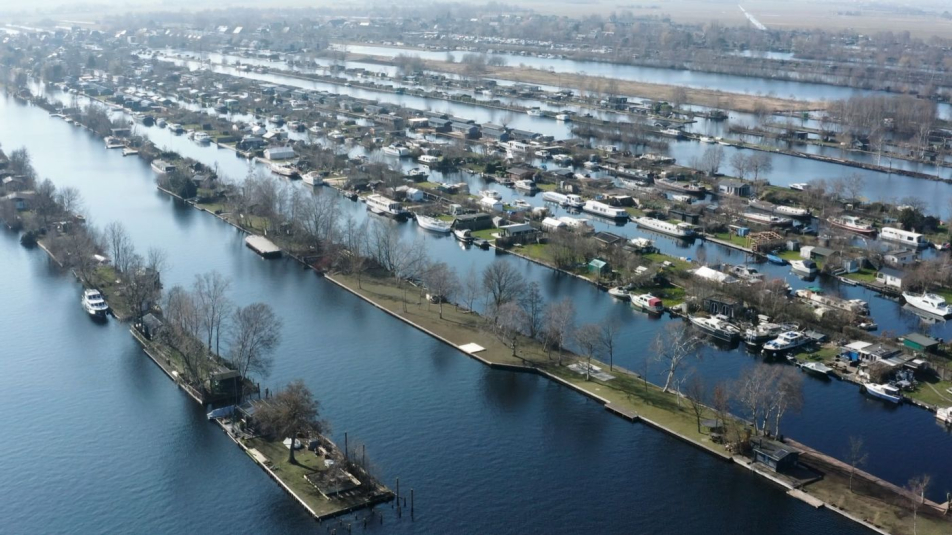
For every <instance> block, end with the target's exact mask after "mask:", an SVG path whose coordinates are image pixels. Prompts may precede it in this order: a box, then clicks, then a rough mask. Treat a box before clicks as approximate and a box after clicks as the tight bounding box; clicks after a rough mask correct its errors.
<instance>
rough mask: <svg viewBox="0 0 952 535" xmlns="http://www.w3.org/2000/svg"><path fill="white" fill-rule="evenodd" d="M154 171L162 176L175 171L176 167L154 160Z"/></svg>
mask: <svg viewBox="0 0 952 535" xmlns="http://www.w3.org/2000/svg"><path fill="white" fill-rule="evenodd" d="M152 170H153V171H155V172H156V173H158V174H160V175H164V174H167V173H171V172H172V171H175V166H174V165H172V164H170V163H168V162H166V161H165V160H152Z"/></svg>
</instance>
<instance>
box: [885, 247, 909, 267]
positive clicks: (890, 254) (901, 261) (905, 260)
mask: <svg viewBox="0 0 952 535" xmlns="http://www.w3.org/2000/svg"><path fill="white" fill-rule="evenodd" d="M915 260H916V253H915V251H911V250H909V249H894V250H892V251H887V252H886V253H884V254H883V262H886V263H887V264H889V265H891V266H900V267H901V266H907V265H909V264H911V263H913V262H914V261H915Z"/></svg>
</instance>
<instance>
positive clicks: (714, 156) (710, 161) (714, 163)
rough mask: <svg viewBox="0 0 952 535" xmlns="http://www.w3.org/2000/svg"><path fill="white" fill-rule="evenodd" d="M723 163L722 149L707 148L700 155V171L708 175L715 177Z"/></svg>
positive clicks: (717, 147) (718, 147)
mask: <svg viewBox="0 0 952 535" xmlns="http://www.w3.org/2000/svg"><path fill="white" fill-rule="evenodd" d="M723 161H724V148H723V147H720V146H716V147H708V148H707V149H706V150H705V151H704V153H703V154H702V155H701V162H700V165H701V169H702V170H703V171H705V172H706V173H708V174H709V175H716V174H717V172H718V171H719V170H720V168H721V162H723Z"/></svg>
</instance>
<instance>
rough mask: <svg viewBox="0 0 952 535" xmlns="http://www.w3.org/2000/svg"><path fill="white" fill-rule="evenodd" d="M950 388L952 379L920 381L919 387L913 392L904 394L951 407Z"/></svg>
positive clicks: (922, 400)
mask: <svg viewBox="0 0 952 535" xmlns="http://www.w3.org/2000/svg"><path fill="white" fill-rule="evenodd" d="M950 388H952V381H935V382H929V381H920V382H919V387H918V388H916V389H915V390H914V391H912V392H905V393H904V395H905V396H906V397H910V398H912V399H915V400H917V401H921V402H923V403H928V404H929V405H935V406H936V407H950V406H952V393H949V389H950Z"/></svg>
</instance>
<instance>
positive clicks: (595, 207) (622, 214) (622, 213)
mask: <svg viewBox="0 0 952 535" xmlns="http://www.w3.org/2000/svg"><path fill="white" fill-rule="evenodd" d="M582 211H583V212H588V213H590V214H595V215H598V216H602V217H605V218H608V219H615V220H618V219H628V218H629V217H630V216H629V215H628V212H627V211H626V210H625V209H624V208H615V207H614V206H609V205H607V204H605V203H602V202H598V201H585V203H584V204H583V205H582Z"/></svg>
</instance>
